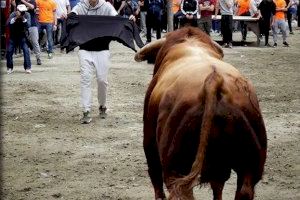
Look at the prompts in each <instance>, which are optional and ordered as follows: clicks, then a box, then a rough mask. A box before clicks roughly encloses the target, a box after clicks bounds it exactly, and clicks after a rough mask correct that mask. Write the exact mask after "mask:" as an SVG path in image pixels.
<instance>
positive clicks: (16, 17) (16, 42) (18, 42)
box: [6, 4, 31, 74]
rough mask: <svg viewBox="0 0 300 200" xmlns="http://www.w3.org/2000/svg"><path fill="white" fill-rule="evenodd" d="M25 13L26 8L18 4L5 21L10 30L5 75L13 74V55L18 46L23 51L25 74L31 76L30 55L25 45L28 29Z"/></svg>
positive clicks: (27, 14)
mask: <svg viewBox="0 0 300 200" xmlns="http://www.w3.org/2000/svg"><path fill="white" fill-rule="evenodd" d="M26 11H27V8H26V6H25V5H24V4H19V5H18V6H17V9H16V11H14V12H12V13H11V14H10V16H9V18H8V21H7V26H8V27H9V30H10V37H9V41H8V47H7V52H6V67H7V74H11V73H12V72H13V67H14V65H13V54H14V51H15V48H16V47H17V46H20V48H21V49H22V50H23V55H24V69H25V72H26V73H27V74H31V61H30V53H29V48H28V46H27V43H26V31H27V29H28V28H29V27H30V14H29V13H28V12H26Z"/></svg>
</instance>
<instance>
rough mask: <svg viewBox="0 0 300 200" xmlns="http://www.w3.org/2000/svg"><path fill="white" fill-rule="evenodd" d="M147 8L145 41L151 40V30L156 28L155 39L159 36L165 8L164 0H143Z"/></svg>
mask: <svg viewBox="0 0 300 200" xmlns="http://www.w3.org/2000/svg"><path fill="white" fill-rule="evenodd" d="M145 7H146V10H147V16H146V27H147V43H149V42H151V36H152V34H151V30H152V29H155V30H156V39H160V38H161V23H162V15H163V10H164V8H165V4H164V0H145Z"/></svg>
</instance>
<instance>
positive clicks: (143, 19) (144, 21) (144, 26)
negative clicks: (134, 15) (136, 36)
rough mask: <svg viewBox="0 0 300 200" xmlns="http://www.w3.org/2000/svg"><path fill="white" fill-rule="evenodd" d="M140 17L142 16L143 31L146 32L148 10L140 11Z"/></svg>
mask: <svg viewBox="0 0 300 200" xmlns="http://www.w3.org/2000/svg"><path fill="white" fill-rule="evenodd" d="M140 18H141V30H142V33H146V12H145V11H141V12H140Z"/></svg>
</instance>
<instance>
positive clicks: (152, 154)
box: [144, 128, 166, 200]
mask: <svg viewBox="0 0 300 200" xmlns="http://www.w3.org/2000/svg"><path fill="white" fill-rule="evenodd" d="M146 131H149V129H148V130H147V129H146V128H145V130H144V132H145V133H144V151H145V155H146V159H147V164H148V173H149V176H150V179H151V182H152V185H153V188H154V193H155V199H156V200H163V199H166V195H165V193H164V190H163V178H162V168H161V164H160V159H159V154H158V149H157V144H156V140H155V135H154V136H153V135H152V134H153V133H151V132H146Z"/></svg>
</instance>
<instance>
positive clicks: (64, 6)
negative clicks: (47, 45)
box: [53, 0, 71, 45]
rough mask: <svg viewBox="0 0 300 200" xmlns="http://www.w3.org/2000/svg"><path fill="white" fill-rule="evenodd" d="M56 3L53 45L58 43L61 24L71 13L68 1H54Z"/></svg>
mask: <svg viewBox="0 0 300 200" xmlns="http://www.w3.org/2000/svg"><path fill="white" fill-rule="evenodd" d="M55 2H56V6H57V8H56V19H57V29H56V31H55V32H54V37H53V40H54V44H55V45H57V44H59V43H60V37H61V30H62V22H63V20H64V19H66V18H67V15H68V14H69V13H70V12H71V6H70V2H69V0H55Z"/></svg>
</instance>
